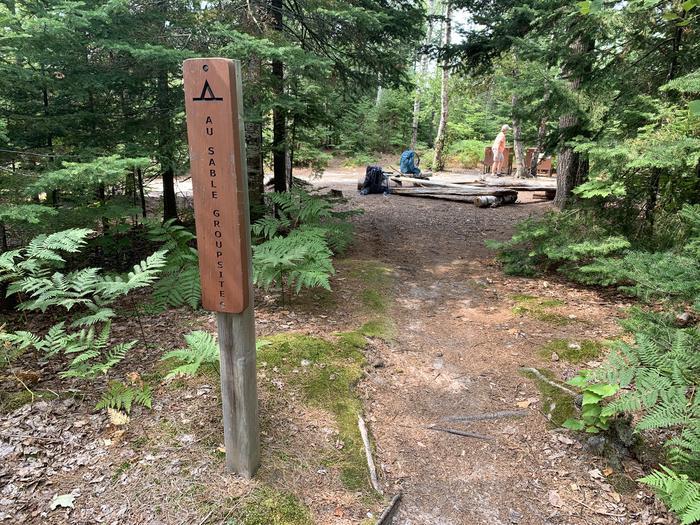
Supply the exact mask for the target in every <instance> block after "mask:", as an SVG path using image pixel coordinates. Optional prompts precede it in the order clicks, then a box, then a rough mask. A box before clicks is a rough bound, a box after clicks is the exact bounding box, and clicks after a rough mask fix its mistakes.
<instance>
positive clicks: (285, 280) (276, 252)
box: [253, 226, 335, 293]
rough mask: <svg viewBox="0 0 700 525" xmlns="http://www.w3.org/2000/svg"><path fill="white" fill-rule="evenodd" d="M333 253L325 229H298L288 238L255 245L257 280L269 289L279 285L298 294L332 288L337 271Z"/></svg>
mask: <svg viewBox="0 0 700 525" xmlns="http://www.w3.org/2000/svg"><path fill="white" fill-rule="evenodd" d="M332 255H333V252H332V251H331V250H330V248H329V247H328V243H327V242H326V231H325V230H324V229H322V228H316V227H307V226H304V227H301V228H297V229H295V230H292V231H291V232H290V233H289V234H288V235H287V236H286V237H273V238H271V239H269V240H267V241H265V242H264V243H262V244H259V245H257V246H255V248H254V250H253V269H254V277H253V280H254V282H255V284H256V285H258V286H261V287H262V288H263V289H266V290H267V289H270V288H271V287H273V286H276V285H280V286H282V288H283V289H284V288H287V289H293V290H294V291H295V292H296V293H299V292H300V291H301V289H302V288H314V287H317V286H318V287H322V288H325V289H327V290H330V276H331V275H333V274H334V273H335V269H334V268H333V262H332V259H331V258H332Z"/></svg>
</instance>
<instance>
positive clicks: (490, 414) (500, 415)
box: [443, 410, 528, 421]
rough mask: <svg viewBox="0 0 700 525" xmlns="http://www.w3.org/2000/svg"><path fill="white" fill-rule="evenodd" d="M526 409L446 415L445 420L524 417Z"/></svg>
mask: <svg viewBox="0 0 700 525" xmlns="http://www.w3.org/2000/svg"><path fill="white" fill-rule="evenodd" d="M527 414H528V412H527V410H501V411H499V412H488V413H486V414H473V415H470V416H447V417H444V418H443V419H444V420H446V421H486V420H488V419H501V418H504V417H524V416H526V415H527Z"/></svg>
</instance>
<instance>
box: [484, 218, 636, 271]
mask: <svg viewBox="0 0 700 525" xmlns="http://www.w3.org/2000/svg"><path fill="white" fill-rule="evenodd" d="M574 239H575V241H574ZM487 245H488V246H489V247H490V248H493V249H497V250H499V252H500V253H499V260H500V261H501V262H502V263H503V265H504V270H505V271H506V273H509V274H512V275H534V274H535V273H538V272H540V271H542V270H551V269H558V270H560V271H563V272H568V273H571V271H572V270H573V269H575V268H576V267H577V266H579V265H581V263H583V262H585V261H592V260H593V258H595V257H600V256H603V255H611V254H615V253H619V252H621V251H622V250H625V249H626V248H629V246H630V243H629V241H627V240H626V239H625V238H624V237H622V236H620V235H614V234H613V233H612V232H611V231H610V230H609V229H608V228H607V227H605V226H604V225H602V224H600V223H599V221H595V219H594V218H592V217H591V216H590V214H589V213H586V212H584V211H580V210H574V211H569V212H563V213H557V212H551V213H548V214H547V215H545V216H544V217H541V218H530V219H526V220H524V221H522V222H521V223H519V224H518V225H517V226H516V233H515V234H514V235H513V237H512V238H511V239H510V240H508V241H505V242H495V241H488V242H487Z"/></svg>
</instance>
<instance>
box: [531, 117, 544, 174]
mask: <svg viewBox="0 0 700 525" xmlns="http://www.w3.org/2000/svg"><path fill="white" fill-rule="evenodd" d="M546 136H547V117H546V116H544V117H542V118H541V119H540V126H539V128H537V145H536V146H535V151H533V152H532V158H531V159H530V166H529V170H530V177H537V165H538V164H539V160H540V154H541V153H542V152H543V151H544V139H545V137H546Z"/></svg>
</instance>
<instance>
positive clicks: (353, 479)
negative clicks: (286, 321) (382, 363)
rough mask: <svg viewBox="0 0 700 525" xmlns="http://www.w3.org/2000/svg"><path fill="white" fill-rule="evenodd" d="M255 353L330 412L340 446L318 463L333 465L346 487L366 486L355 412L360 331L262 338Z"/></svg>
mask: <svg viewBox="0 0 700 525" xmlns="http://www.w3.org/2000/svg"><path fill="white" fill-rule="evenodd" d="M267 341H268V342H269V343H270V344H268V345H266V346H263V347H262V348H260V350H259V351H258V362H259V363H260V364H261V366H262V365H263V363H264V364H265V366H267V368H268V370H269V369H270V368H272V369H276V372H275V373H276V374H279V375H281V376H283V377H284V381H285V382H286V383H287V384H288V385H290V387H291V388H295V389H298V390H299V391H300V392H301V393H302V394H303V399H304V401H305V402H307V403H309V404H311V405H313V406H316V407H320V408H322V409H324V410H327V411H328V412H330V413H331V414H333V416H334V418H335V421H336V424H337V427H338V432H339V440H340V441H341V442H342V444H343V446H342V448H341V449H340V450H334V451H333V452H331V453H330V454H329V455H328V457H326V458H324V460H323V462H324V464H325V465H326V466H328V467H332V468H337V469H338V470H339V471H340V478H341V480H342V482H343V484H344V485H345V486H346V487H347V488H348V489H351V490H366V489H369V483H368V476H367V466H366V463H365V457H364V448H363V444H362V437H361V436H360V432H359V430H358V427H357V416H358V415H359V414H360V413H361V412H362V401H361V400H360V398H359V397H358V396H357V395H356V393H355V388H354V387H355V385H356V384H357V382H358V381H359V380H360V379H361V378H362V375H363V370H362V367H363V366H364V364H365V356H364V353H363V352H362V350H363V349H364V347H365V345H366V344H367V342H366V340H365V339H364V336H363V334H362V333H361V331H360V332H349V333H344V334H339V335H338V342H337V343H331V342H329V341H326V340H325V339H320V338H317V337H310V336H304V335H298V334H283V335H278V336H274V337H271V338H269V339H267Z"/></svg>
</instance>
